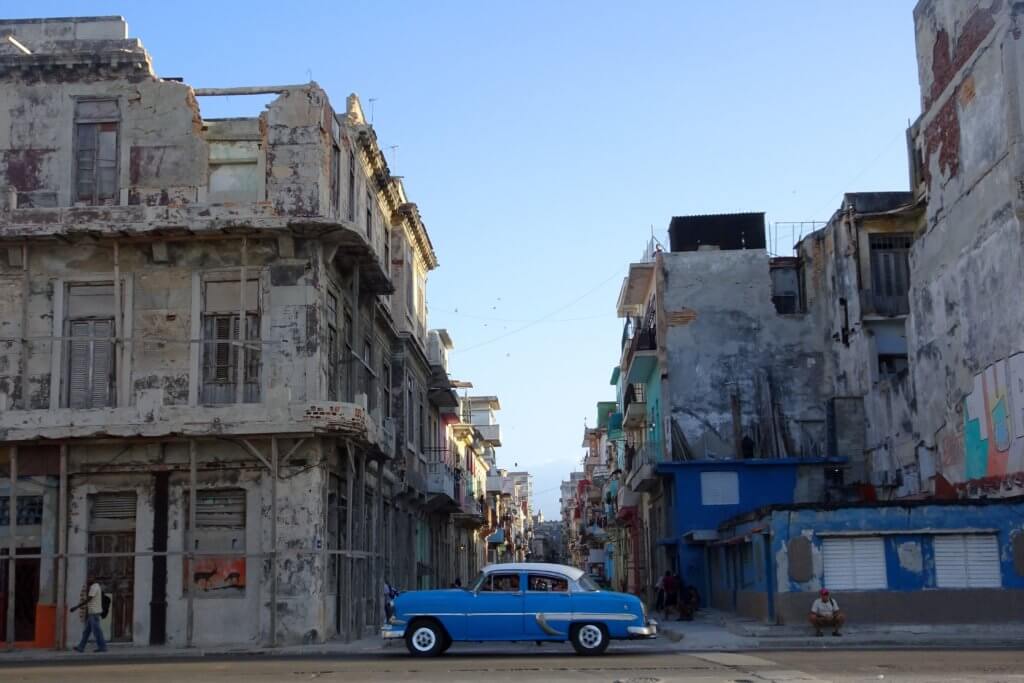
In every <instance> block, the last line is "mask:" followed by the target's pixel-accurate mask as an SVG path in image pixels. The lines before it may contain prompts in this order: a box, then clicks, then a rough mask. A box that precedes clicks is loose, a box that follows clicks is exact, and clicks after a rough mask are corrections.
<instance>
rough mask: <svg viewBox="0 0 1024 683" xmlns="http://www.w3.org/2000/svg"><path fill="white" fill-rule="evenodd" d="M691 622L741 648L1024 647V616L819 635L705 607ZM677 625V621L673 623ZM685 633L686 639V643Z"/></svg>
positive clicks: (854, 627) (859, 627) (863, 627)
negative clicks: (732, 640)
mask: <svg viewBox="0 0 1024 683" xmlns="http://www.w3.org/2000/svg"><path fill="white" fill-rule="evenodd" d="M676 623H678V624H679V626H681V627H683V628H680V629H679V630H680V631H682V632H683V633H687V628H686V627H688V626H691V625H694V626H696V625H697V624H704V625H705V626H704V627H703V628H702V629H701V630H705V629H708V628H709V627H710V629H711V630H714V629H722V630H724V631H726V632H727V633H729V634H730V635H732V636H733V637H735V638H737V639H738V640H739V641H740V642H742V643H743V645H741V646H740V647H739V648H737V649H758V650H769V649H770V650H807V649H823V650H824V649H840V648H842V649H867V648H884V649H914V648H924V649H928V648H941V647H960V648H1024V621H1022V622H1020V623H1012V624H857V623H852V624H847V626H846V627H845V628H843V630H842V633H843V635H842V637H839V638H836V637H833V636H832V635H831V634H830V633H828V632H826V633H825V635H824V636H822V637H820V638H819V637H816V636H815V635H814V633H813V631H812V629H811V627H810V626H808V625H804V624H798V625H785V626H779V625H772V624H765V623H763V622H760V621H757V620H754V619H748V618H745V617H738V616H736V615H734V614H732V613H729V612H721V611H718V610H702V611H701V612H699V613H698V618H697V619H696V620H695V621H693V622H676ZM671 626H673V627H674V626H675V623H673V624H671ZM685 640H686V639H685V638H684V643H685Z"/></svg>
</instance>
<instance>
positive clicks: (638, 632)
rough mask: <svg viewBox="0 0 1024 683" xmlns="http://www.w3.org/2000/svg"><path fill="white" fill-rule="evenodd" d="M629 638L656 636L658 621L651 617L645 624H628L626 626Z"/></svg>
mask: <svg viewBox="0 0 1024 683" xmlns="http://www.w3.org/2000/svg"><path fill="white" fill-rule="evenodd" d="M626 631H627V632H628V633H629V637H630V638H657V637H658V622H656V621H654V620H653V619H652V620H650V621H648V622H647V625H646V626H629V627H627V628H626Z"/></svg>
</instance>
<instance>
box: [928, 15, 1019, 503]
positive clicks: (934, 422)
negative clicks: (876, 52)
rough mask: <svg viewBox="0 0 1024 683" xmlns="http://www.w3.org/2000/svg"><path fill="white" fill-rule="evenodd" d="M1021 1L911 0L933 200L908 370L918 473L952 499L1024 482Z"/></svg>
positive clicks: (1009, 490) (1011, 490)
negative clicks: (918, 444) (918, 441)
mask: <svg viewBox="0 0 1024 683" xmlns="http://www.w3.org/2000/svg"><path fill="white" fill-rule="evenodd" d="M1020 10H1021V5H1020V3H1019V2H1014V1H1011V0H970V1H968V2H957V3H950V2H936V1H933V0H922V2H919V3H918V5H917V7H916V8H915V10H914V24H915V31H916V35H917V52H918V72H919V79H920V85H921V105H922V114H921V117H920V118H919V119H918V120H917V121H916V122H915V123H914V125H913V127H912V128H911V130H910V138H911V142H912V159H911V162H912V164H911V166H912V188H913V189H914V191H915V192H916V193H917V194H918V195H919V196H921V197H922V198H924V199H925V200H926V202H927V213H926V220H925V224H924V225H923V226H922V230H921V232H920V234H919V235H918V236H917V237H916V239H915V240H914V246H913V250H912V253H911V264H912V277H911V282H912V284H911V292H910V303H911V306H910V325H909V329H908V344H909V346H910V366H911V372H912V374H913V380H914V385H915V389H916V395H917V401H918V406H917V407H918V431H919V433H920V438H921V440H922V446H923V447H922V448H921V449H919V452H918V454H917V455H918V458H919V459H920V464H919V466H918V468H919V470H922V471H926V472H928V473H931V472H934V473H935V475H936V476H935V477H934V481H933V483H931V484H930V485H929V487H928V488H929V489H930V490H933V491H935V492H936V493H940V494H944V495H954V494H955V495H967V496H979V495H984V496H1006V495H1014V494H1017V493H1020V492H1021V490H1022V487H1024V336H1022V334H1021V330H1024V307H1022V306H1021V305H1019V303H1018V301H1019V297H1017V296H1016V292H1017V291H1018V290H1019V283H1020V274H1021V273H1022V272H1024V227H1022V220H1021V217H1022V213H1024V205H1022V201H1024V194H1022V191H1021V188H1022V179H1024V147H1022V130H1024V114H1022V110H1021V103H1020V96H1021V73H1022V69H1024V41H1022V40H1021V35H1022V30H1024V26H1022V24H1021V22H1022V17H1021V11H1020Z"/></svg>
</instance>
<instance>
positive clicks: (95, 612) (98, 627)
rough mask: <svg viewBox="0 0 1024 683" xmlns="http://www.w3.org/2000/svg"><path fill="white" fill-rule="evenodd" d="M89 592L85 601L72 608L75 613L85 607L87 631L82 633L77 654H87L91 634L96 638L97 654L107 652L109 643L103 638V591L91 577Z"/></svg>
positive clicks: (76, 648) (76, 649)
mask: <svg viewBox="0 0 1024 683" xmlns="http://www.w3.org/2000/svg"><path fill="white" fill-rule="evenodd" d="M87 583H88V584H89V590H88V592H87V593H86V596H85V600H83V601H82V602H80V603H79V604H77V605H75V606H74V607H72V608H71V611H72V612H74V611H75V610H76V609H78V608H79V607H85V629H84V630H83V631H82V640H81V641H79V643H78V645H76V646H75V651H76V652H85V646H86V645H87V644H88V643H89V634H90V633H91V634H93V635H94V636H95V638H96V650H95V651H96V652H106V651H107V641H106V640H105V639H104V638H103V625H102V624H100V619H102V618H103V589H102V588H101V587H100V584H99V582H98V581H96V579H95V578H94V577H91V576H90V577H89V580H88V582H87Z"/></svg>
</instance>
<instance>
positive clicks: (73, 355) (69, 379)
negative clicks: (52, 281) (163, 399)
mask: <svg viewBox="0 0 1024 683" xmlns="http://www.w3.org/2000/svg"><path fill="white" fill-rule="evenodd" d="M64 332H65V336H66V337H67V339H66V340H65V355H66V360H65V367H64V397H63V399H64V400H63V404H64V406H65V407H67V408H78V409H84V408H105V407H109V406H112V405H114V339H113V338H114V287H113V285H109V284H99V285H71V286H69V287H68V304H67V319H66V321H65V324H64Z"/></svg>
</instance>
